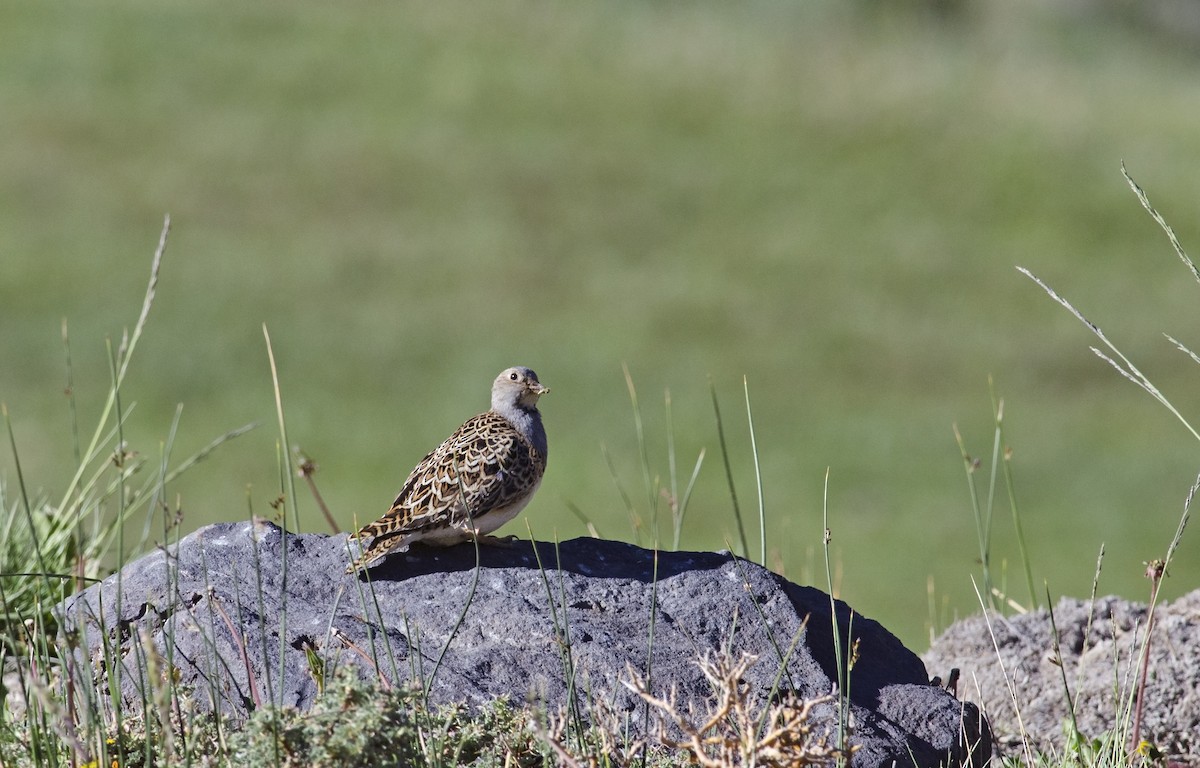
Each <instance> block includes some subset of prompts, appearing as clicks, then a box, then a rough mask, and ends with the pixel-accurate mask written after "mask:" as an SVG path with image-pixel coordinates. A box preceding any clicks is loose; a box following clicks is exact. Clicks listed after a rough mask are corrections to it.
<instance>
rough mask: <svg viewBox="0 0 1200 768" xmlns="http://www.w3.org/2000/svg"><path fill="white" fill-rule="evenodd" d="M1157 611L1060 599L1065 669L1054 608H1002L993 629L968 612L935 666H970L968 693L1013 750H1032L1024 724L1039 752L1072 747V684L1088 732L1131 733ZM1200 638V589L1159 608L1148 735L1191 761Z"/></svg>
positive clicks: (940, 643)
mask: <svg viewBox="0 0 1200 768" xmlns="http://www.w3.org/2000/svg"><path fill="white" fill-rule="evenodd" d="M1148 610H1149V609H1148V606H1146V605H1145V604H1142V603H1134V602H1129V601H1126V600H1121V599H1118V598H1116V597H1104V598H1099V599H1097V600H1096V601H1095V604H1094V605H1093V604H1092V603H1091V602H1089V601H1084V600H1072V599H1063V600H1060V601H1059V603H1058V605H1056V606H1055V608H1054V626H1056V627H1057V628H1058V644H1059V653H1060V654H1061V657H1062V667H1061V668H1060V667H1059V666H1058V665H1057V664H1056V663H1055V653H1054V642H1053V639H1054V631H1053V629H1052V627H1051V617H1050V614H1049V612H1048V611H1045V610H1041V611H1035V612H1031V613H1026V614H1022V615H1019V616H1013V617H1008V618H1005V617H1002V616H992V617H991V626H992V629H991V631H989V629H988V623H987V621H986V620H985V619H984V618H983V617H982V616H976V617H972V618H969V619H965V620H963V621H960V622H958V623H956V624H954V625H953V626H951V627H950V628H949V629H947V630H946V632H945V633H943V634H942V636H941V637H939V638H938V639H937V640H936V641H935V642H934V643H933V646H932V647H931V648H930V649H929V651H928V652H927V653H926V654H925V656H924V658H925V663H926V664H927V665H928V666H929V669H930V670H932V671H933V672H934V673H935V674H939V673H945V672H947V671H949V669H951V668H953V667H957V668H959V669H961V670H962V682H961V683H960V685H959V695H960V696H962V698H963V700H964V701H971V702H974V703H975V704H977V705H979V706H980V707H982V709H983V710H984V712H985V713H986V714H987V717H988V720H989V721H990V723H991V725H992V728H993V729H994V731H995V736H996V742H997V746H998V747H1000V748H1001V751H1002V752H1003V753H1004V754H1006V755H1014V756H1018V757H1022V756H1023V753H1024V746H1023V741H1022V733H1024V734H1025V736H1026V737H1027V738H1028V740H1029V742H1030V744H1029V746H1030V748H1031V749H1032V750H1034V751H1042V752H1049V751H1050V750H1054V751H1057V752H1059V753H1061V752H1062V749H1063V743H1064V739H1063V725H1064V723H1066V722H1068V719H1069V716H1070V713H1069V710H1068V704H1067V701H1068V697H1067V690H1068V689H1069V690H1070V696H1071V699H1072V700H1073V701H1074V704H1075V721H1076V723H1077V724H1078V728H1079V731H1080V732H1081V733H1082V734H1083V735H1084V736H1085V737H1086V738H1087V739H1089V740H1090V739H1096V738H1101V737H1104V736H1105V734H1108V733H1112V732H1114V731H1115V732H1117V733H1119V734H1121V735H1122V736H1123V737H1124V738H1130V737H1131V735H1132V734H1131V725H1132V712H1133V696H1134V692H1135V690H1136V686H1137V678H1138V676H1139V674H1140V669H1139V666H1138V665H1139V664H1140V661H1141V654H1142V652H1143V646H1144V642H1145V637H1146V632H1145V629H1146V620H1147V616H1148ZM993 634H994V636H995V641H994V642H993ZM1197 638H1200V591H1196V592H1192V593H1190V594H1188V595H1185V596H1184V597H1182V598H1180V599H1178V600H1175V601H1174V602H1171V603H1162V604H1160V605H1159V606H1158V607H1157V608H1156V611H1155V619H1154V633H1153V641H1152V642H1151V644H1150V655H1149V668H1148V675H1147V687H1146V696H1145V699H1146V704H1145V706H1144V708H1143V712H1142V722H1141V734H1140V735H1141V738H1143V739H1145V740H1147V741H1149V742H1150V743H1151V744H1153V745H1154V746H1155V747H1157V748H1158V749H1159V750H1160V751H1162V752H1163V753H1165V754H1166V755H1167V756H1168V757H1169V758H1171V759H1173V760H1177V761H1179V762H1182V763H1183V764H1186V765H1197V764H1200V642H1197ZM997 648H998V649H999V650H998V651H997ZM1064 673H1065V675H1064ZM1064 677H1065V678H1066V683H1065V685H1064V682H1063V679H1064ZM1010 684H1011V692H1010ZM1014 696H1015V698H1016V701H1015V702H1014V700H1013V699H1014ZM1018 711H1019V712H1020V718H1019V719H1018V716H1017V713H1018Z"/></svg>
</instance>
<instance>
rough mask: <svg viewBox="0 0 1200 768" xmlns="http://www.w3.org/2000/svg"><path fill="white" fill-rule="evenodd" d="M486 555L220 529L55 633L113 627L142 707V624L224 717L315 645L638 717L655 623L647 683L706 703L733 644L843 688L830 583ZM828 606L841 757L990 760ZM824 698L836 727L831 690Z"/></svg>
mask: <svg viewBox="0 0 1200 768" xmlns="http://www.w3.org/2000/svg"><path fill="white" fill-rule="evenodd" d="M285 541H286V546H282V545H283V543H284V542H285ZM479 556H480V567H479V568H478V569H476V553H475V548H474V546H472V545H470V544H464V545H459V546H457V547H451V548H447V549H431V548H424V547H420V546H414V547H413V549H412V550H411V551H410V552H409V553H407V554H404V555H396V556H393V557H391V558H390V559H389V560H387V561H385V562H384V563H383V564H382V565H380V566H379V567H377V568H375V569H373V570H372V571H370V577H371V582H370V584H368V583H367V582H366V581H365V580H360V579H359V578H357V577H354V576H346V575H343V569H344V568H345V565H346V563H347V562H348V560H349V550H348V547H347V539H346V537H344V536H336V537H329V536H321V535H294V534H289V535H286V536H284V535H283V532H282V531H280V529H279V528H277V527H275V526H273V525H269V524H261V523H260V524H258V525H253V524H251V523H241V524H221V525H214V526H210V527H207V528H204V529H201V530H199V531H196V532H195V533H193V534H191V535H190V536H188V537H186V538H185V539H183V540H182V541H181V542H180V544H179V545H178V546H177V547H172V548H170V549H168V550H166V551H158V552H155V553H153V554H150V555H147V556H146V557H144V558H142V559H140V560H137V561H136V562H133V563H130V564H129V565H127V566H126V567H125V568H124V569H123V570H122V571H121V572H120V573H119V574H114V575H113V576H110V577H109V578H108V579H106V580H105V581H104V582H103V583H101V584H97V585H94V586H92V587H90V588H88V589H87V590H85V591H83V592H81V593H79V594H78V595H75V596H74V597H72V598H70V599H68V600H66V601H65V602H64V603H62V604H61V605H60V606H59V609H58V610H59V613H60V616H61V622H62V626H63V628H64V631H65V632H66V633H67V634H66V635H65V636H71V634H72V630H73V629H75V630H79V629H81V628H82V629H83V630H84V631H83V634H82V635H77V636H81V637H83V638H84V644H85V645H86V647H87V649H88V651H89V652H90V654H91V657H92V658H93V660H95V659H96V658H97V657H98V656H99V655H100V649H101V647H102V642H101V641H102V637H103V636H104V635H105V634H107V637H108V642H109V643H110V644H113V645H115V644H120V646H121V647H122V651H123V653H122V659H123V661H122V665H123V668H124V672H123V675H122V693H123V695H124V696H125V698H126V700H127V701H130V702H134V703H137V708H139V709H140V707H141V704H140V702H141V701H142V698H143V697H142V694H141V692H140V691H139V689H138V685H139V684H140V681H141V680H144V679H145V675H144V673H139V671H138V669H137V666H136V664H137V660H138V659H141V658H144V657H145V653H144V651H142V650H140V649H141V647H142V646H143V645H144V644H145V642H146V641H145V640H139V638H144V637H149V638H151V639H152V641H153V643H154V645H155V646H156V647H157V649H158V651H159V653H161V654H162V655H163V657H164V658H168V659H170V660H171V663H172V664H173V665H174V666H175V667H176V669H177V672H178V679H179V680H180V681H181V682H182V683H183V684H184V685H191V686H194V687H195V690H197V691H198V692H201V693H202V694H203V695H199V696H198V698H199V699H201V700H203V699H204V698H205V697H206V696H209V695H210V694H209V693H208V692H209V691H212V690H216V691H218V692H219V706H220V708H221V709H222V710H224V711H225V712H227V713H229V714H231V715H234V716H244V715H245V714H246V713H247V712H248V711H249V710H251V709H252V708H254V707H255V706H257V705H258V704H261V703H268V702H275V703H276V704H281V705H285V706H291V707H296V708H299V709H305V708H308V707H309V706H311V704H312V703H313V701H314V698H315V697H316V696H317V685H316V682H315V680H314V676H313V672H312V669H313V668H312V666H311V663H310V654H314V653H315V654H316V655H317V656H318V657H320V658H322V659H324V672H325V675H326V677H328V676H329V675H331V674H332V671H333V668H334V667H338V666H345V665H348V664H349V665H355V666H357V667H358V668H360V670H361V671H362V673H363V674H364V675H377V676H379V677H382V678H384V679H386V680H387V681H388V682H389V683H390V684H395V683H405V682H408V681H409V680H411V679H415V680H419V681H426V683H427V682H428V681H429V680H430V679H432V681H433V682H432V685H430V686H429V689H430V697H431V699H432V700H433V701H435V702H451V701H457V702H466V703H467V704H468V705H471V706H479V705H481V704H483V703H485V702H488V701H490V700H492V699H494V698H496V697H498V696H502V695H507V696H509V697H511V699H512V700H513V701H517V702H521V701H524V700H525V699H526V698H527V697H528V696H530V695H531V694H532V695H533V696H534V697H535V698H536V699H538V700H540V701H542V702H545V703H546V704H547V705H548V706H549V708H550V709H551V710H552V711H555V710H557V709H558V708H559V707H560V706H562V705H563V704H564V703H565V702H566V701H567V698H568V680H570V682H571V683H572V684H573V686H574V689H575V691H576V692H577V695H580V694H581V695H580V699H581V700H582V701H583V702H584V703H585V707H584V709H585V710H586V702H588V701H591V700H593V697H596V696H600V695H605V696H615V699H614V701H615V703H616V706H617V709H618V711H624V712H627V713H628V716H629V717H630V721H631V723H632V724H633V726H634V727H635V728H636V729H643V728H645V724H644V723H643V722H642V717H643V709H642V706H641V704H640V702H639V700H637V699H636V698H635V697H634V695H633V694H632V693H631V692H630V691H629V690H628V689H627V688H626V687H625V686H624V685H622V684H621V681H622V680H627V679H628V677H627V674H628V672H627V667H629V668H632V669H634V670H637V671H638V672H640V673H644V672H645V670H646V665H647V664H646V662H647V653H648V649H649V648H650V644H651V642H650V641H651V632H650V627H651V622H653V650H652V652H650V657H651V660H652V666H651V689H652V690H653V691H654V692H655V693H659V692H665V691H667V690H669V689H671V688H672V687H673V688H674V689H675V691H676V693H677V696H678V701H679V702H680V704H681V705H682V704H686V703H688V702H695V703H697V704H698V705H703V703H704V702H706V701H707V700H708V699H709V698H710V693H711V689H710V687H709V685H708V683H707V682H706V680H705V678H704V677H703V676H702V674H701V673H700V670H699V668H698V666H697V664H696V660H697V658H699V657H700V656H701V655H702V654H704V653H705V652H710V651H713V650H715V649H720V648H725V647H728V648H730V649H731V650H732V652H733V653H734V654H738V653H740V652H742V651H747V652H750V653H752V654H754V655H755V656H757V657H758V660H757V662H756V663H755V664H754V665H753V666H752V667H750V669H749V670H748V672H747V673H746V675H745V676H744V678H743V679H744V681H745V683H746V684H747V686H748V690H749V691H750V695H751V696H752V697H753V699H754V701H755V702H756V703H757V704H762V703H763V702H765V701H766V699H767V696H768V695H769V694H770V692H771V690H772V688H773V686H774V685H775V683H776V680H777V676H778V679H779V681H780V685H781V689H782V690H784V691H794V692H795V693H797V694H799V695H801V696H803V697H807V698H815V697H819V696H823V695H826V694H829V693H831V692H832V691H834V690H835V689H836V684H835V681H836V680H837V673H836V668H837V667H836V663H835V660H834V659H835V656H834V643H833V632H832V627H831V606H830V601H829V598H828V596H826V595H825V594H824V593H822V592H820V591H819V590H816V589H813V588H810V587H802V586H798V585H796V584H791V583H789V582H787V581H786V580H784V579H782V578H780V577H779V576H776V575H774V574H772V573H770V572H769V571H767V570H765V569H763V568H761V567H759V566H757V565H754V564H753V563H749V562H747V561H745V560H740V559H737V558H735V557H733V556H731V555H729V554H727V553H720V554H717V553H695V552H659V553H658V554H657V557H656V555H655V553H654V552H652V551H649V550H645V549H641V548H638V547H635V546H632V545H629V544H622V543H618V542H612V541H602V540H599V539H575V540H572V541H567V542H563V543H562V544H560V545H558V546H555V545H554V544H549V543H544V542H539V543H538V544H537V549H536V552H535V549H534V546H533V544H532V543H530V542H525V541H522V542H517V543H515V544H513V546H511V547H508V548H496V547H483V548H482V549H481V550H480V555H479ZM539 557H540V561H541V562H540V566H539V562H538V558H539ZM656 569H657V572H656ZM118 589H119V590H120V596H121V602H120V605H119V606H118V600H117V595H118ZM372 591H373V594H372ZM472 593H473V594H472ZM468 598H470V600H469V606H468V607H467V610H466V612H465V614H464V613H463V608H464V606H466V605H467V604H468ZM837 615H838V621H839V625H840V627H841V631H842V632H845V630H846V627H847V625H850V630H851V634H852V636H853V638H854V641H855V642H856V643H857V660H856V662H855V664H854V666H853V669H852V671H851V673H850V674H851V677H850V686H849V687H850V702H851V706H852V713H853V720H852V722H853V742H854V743H856V744H858V749H857V751H856V752H855V753H854V756H853V760H852V764H853V765H854V766H856V768H875V766H885V765H891V763H892V761H893V760H895V761H898V762H899V763H900V764H906V765H911V764H913V760H914V759H915V761H916V764H917V765H919V766H934V765H938V764H943V763H951V764H962V763H965V762H967V761H968V760H969V759H973V760H974V762H973V764H974V765H977V766H978V765H982V764H983V761H984V760H985V759H986V758H987V757H988V755H989V754H990V737H989V735H988V731H987V725H986V723H985V722H984V721H982V720H981V719H980V718H979V717H978V713H977V711H976V710H975V708H974V707H973V706H971V705H963V704H961V703H960V702H958V701H956V700H955V699H954V698H953V697H951V696H950V695H949V694H948V693H946V692H945V691H943V690H941V689H940V688H938V687H936V686H932V685H930V684H929V678H928V676H927V675H926V672H925V667H924V665H923V664H922V663H921V660H920V658H918V657H917V656H916V655H915V654H913V653H912V652H910V651H909V650H907V649H906V648H905V647H904V646H903V645H902V644H901V643H900V642H899V641H898V640H897V639H896V638H895V637H894V636H892V635H891V634H890V633H889V632H888V631H887V630H885V629H884V628H883V627H882V626H880V625H879V624H878V623H876V622H874V621H872V620H870V619H867V618H865V617H862V616H860V615H858V614H854V615H853V621H850V617H851V612H850V608H849V607H848V606H847V605H845V604H844V603H841V602H839V603H837ZM806 618H807V624H806V623H805V619H806ZM460 619H461V624H460V623H459V622H460ZM456 626H457V630H455V627H456ZM281 632H282V637H281V636H280V633H281ZM843 636H844V635H843ZM443 650H444V651H445V653H444V657H442V658H441V659H440V664H439V661H438V660H439V656H441V654H442V652H443ZM281 653H282V659H281V658H280V656H281ZM83 655H84V651H83V650H82V649H81V650H79V651H77V656H78V657H79V658H81V659H82V657H83ZM783 658H786V668H785V670H784V673H783V674H782V675H778V673H779V671H780V669H781V663H780V662H781V659H783ZM96 668H99V667H96ZM281 670H282V672H281ZM564 670H573V671H574V672H573V677H571V675H569V674H568V673H567V672H565V671H564ZM89 682H96V683H97V684H103V682H104V681H102V680H96V681H89ZM817 712H818V714H819V715H820V716H822V717H823V718H828V722H830V723H833V722H834V713H835V709H834V705H833V704H826V705H822V707H820V708H818V710H817Z"/></svg>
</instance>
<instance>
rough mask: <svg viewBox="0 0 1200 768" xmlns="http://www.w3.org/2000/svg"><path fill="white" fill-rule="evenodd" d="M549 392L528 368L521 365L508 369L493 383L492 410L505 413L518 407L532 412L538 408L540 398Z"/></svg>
mask: <svg viewBox="0 0 1200 768" xmlns="http://www.w3.org/2000/svg"><path fill="white" fill-rule="evenodd" d="M549 391H550V389H549V387H543V386H542V383H541V382H540V381H538V377H537V374H536V373H534V372H533V371H531V370H529V369H528V368H525V367H523V366H519V365H518V366H516V367H513V368H506V369H505V370H503V371H501V372H500V375H499V376H497V377H496V380H495V381H494V382H492V410H495V411H504V410H506V409H508V408H512V407H514V406H516V407H518V408H521V409H523V410H526V411H532V410H534V409H535V408H537V401H538V398H539V397H541V396H542V395H544V394H546V393H547V392H549Z"/></svg>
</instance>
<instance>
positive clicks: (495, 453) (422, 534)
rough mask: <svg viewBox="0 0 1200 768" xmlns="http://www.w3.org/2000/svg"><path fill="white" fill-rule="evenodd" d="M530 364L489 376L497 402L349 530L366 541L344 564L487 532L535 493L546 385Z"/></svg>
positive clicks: (354, 566) (353, 566)
mask: <svg viewBox="0 0 1200 768" xmlns="http://www.w3.org/2000/svg"><path fill="white" fill-rule="evenodd" d="M549 391H550V390H549V388H547V387H545V386H543V385H542V383H541V382H540V381H538V376H537V374H536V373H534V372H533V371H532V370H530V369H529V368H525V367H524V366H515V367H512V368H506V369H504V370H503V371H501V372H500V374H499V375H498V376H497V377H496V379H495V381H493V382H492V408H491V410H490V411H487V412H486V413H481V414H479V415H478V416H474V417H472V418H470V419H468V420H467V421H466V422H464V423H463V425H462V426H461V427H459V428H458V429H456V430H455V431H454V433H453V434H452V435H450V437H448V438H446V439H445V440H444V441H443V442H442V444H441V445H439V446H438V447H437V448H435V449H434V450H433V451H431V452H430V453H429V454H428V455H427V456H426V457H425V458H424V459H421V461H420V462H419V463H418V464H417V466H416V467H415V468H414V469H413V470H412V472H410V473H409V475H408V479H407V480H405V481H404V486H403V487H402V488H401V489H400V493H399V495H397V496H396V500H395V501H394V502H392V506H391V508H390V509H388V511H387V512H385V513H384V514H383V516H382V517H380V518H379V519H378V520H376V521H375V522H373V523H370V524H369V525H366V526H363V528H362V529H361V530H359V531H358V532H357V533H355V534H353V536H352V538H357V539H358V540H359V541H367V540H368V539H369V540H370V541H369V542H368V543H366V544H364V545H363V548H362V553H361V555H360V556H359V557H358V558H357V559H355V560H354V561H353V562H351V563H350V565H348V566H347V567H346V573H348V574H349V573H355V572H357V571H359V570H362V569H364V568H370V567H373V566H374V565H376V564H378V562H379V561H380V560H382V559H383V558H384V557H385V556H387V555H390V554H392V553H393V552H405V551H407V550H408V547H409V545H410V544H412V543H413V542H417V541H420V542H423V543H425V544H429V545H433V546H450V545H453V544H457V543H459V542H462V541H468V540H470V539H476V540H477V541H482V542H484V543H501V542H502V541H503V540H500V539H496V538H495V537H492V536H487V534H489V533H491V532H492V531H494V530H496V529H497V528H499V527H500V526H502V525H504V524H505V523H507V522H508V521H509V520H511V519H513V518H514V517H516V516H517V514H518V513H520V511H521V510H522V509H524V508H525V506H526V505H527V504H528V503H529V500H530V499H532V498H533V494H534V493H535V492H536V491H537V489H538V486H539V485H541V482H542V475H543V474H544V473H545V471H546V454H547V446H546V430H545V428H544V427H543V426H542V414H541V412H540V411H538V408H537V403H538V398H539V397H541V396H542V395H544V394H546V393H547V392H549Z"/></svg>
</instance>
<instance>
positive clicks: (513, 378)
mask: <svg viewBox="0 0 1200 768" xmlns="http://www.w3.org/2000/svg"><path fill="white" fill-rule="evenodd" d="M508 378H510V379H512V380H513V381H516V380H517V372H516V371H513V372H512V373H510V374H508Z"/></svg>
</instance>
